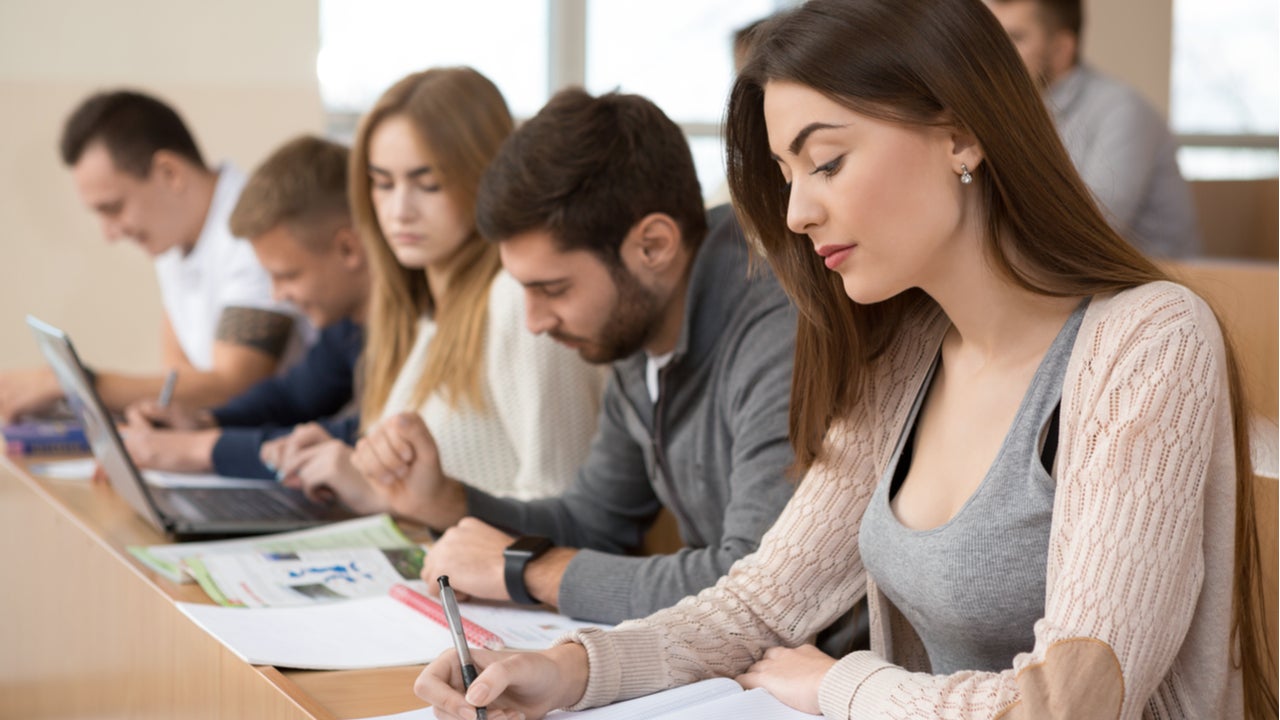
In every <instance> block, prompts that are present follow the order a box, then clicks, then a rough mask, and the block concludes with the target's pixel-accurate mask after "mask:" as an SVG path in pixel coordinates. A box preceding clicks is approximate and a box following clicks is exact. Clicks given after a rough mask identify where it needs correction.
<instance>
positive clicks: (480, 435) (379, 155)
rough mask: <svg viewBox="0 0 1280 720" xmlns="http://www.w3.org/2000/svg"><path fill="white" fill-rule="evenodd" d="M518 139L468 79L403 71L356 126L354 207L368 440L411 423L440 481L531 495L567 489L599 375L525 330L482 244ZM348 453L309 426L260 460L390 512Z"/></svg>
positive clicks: (472, 74) (512, 294)
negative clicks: (388, 425)
mask: <svg viewBox="0 0 1280 720" xmlns="http://www.w3.org/2000/svg"><path fill="white" fill-rule="evenodd" d="M512 127H513V125H512V121H511V115H510V113H509V112H508V110H507V106H506V103H505V101H504V100H503V98H502V95H501V94H500V93H499V91H498V89H497V88H496V87H495V86H494V85H493V83H491V82H490V81H489V80H488V79H486V78H485V77H484V76H483V75H481V74H480V73H478V72H476V71H475V70H472V69H470V68H435V69H431V70H426V71H424V72H421V73H416V74H413V75H410V76H408V77H406V78H404V79H402V80H401V81H399V82H398V83H396V84H395V85H393V86H392V87H391V88H390V89H389V90H387V92H386V93H384V94H383V96H382V97H381V98H380V99H379V100H378V102H377V103H376V104H375V105H374V107H373V109H372V110H371V111H370V112H369V113H368V115H366V116H365V118H364V119H363V121H362V122H361V124H360V128H359V130H358V132H357V134H356V139H355V144H354V147H353V149H352V154H351V160H352V165H351V184H350V196H351V201H352V210H353V215H354V217H355V222H356V226H357V229H358V231H359V233H360V235H361V237H362V239H363V241H364V244H365V249H366V253H367V254H368V256H369V262H370V268H371V270H372V274H373V296H372V298H371V304H370V319H369V325H368V334H367V339H366V345H365V353H364V357H363V360H362V362H363V369H362V372H361V381H362V388H361V393H360V398H361V400H360V412H361V417H362V425H363V429H364V430H365V431H368V430H370V429H372V428H373V427H374V426H375V425H376V424H377V423H379V422H382V421H384V420H388V421H394V418H393V416H394V415H396V414H397V413H401V412H404V411H416V412H417V413H418V414H420V415H421V416H422V418H423V420H425V421H426V424H427V427H428V428H430V431H431V433H432V434H433V436H434V437H435V440H436V443H437V446H438V448H439V453H440V458H441V462H442V463H443V465H444V467H445V469H446V471H447V472H449V473H451V474H454V475H455V476H457V477H465V478H467V479H468V480H469V481H471V482H472V483H473V484H475V485H477V486H479V487H483V488H484V489H486V490H488V491H489V492H493V493H498V494H504V495H510V496H512V497H517V498H523V499H527V498H535V497H542V496H546V495H550V494H555V493H558V492H559V491H561V490H562V489H564V488H565V487H566V486H567V485H568V483H569V481H570V480H571V479H572V477H573V474H574V471H575V470H576V469H577V467H578V465H579V464H580V463H581V462H582V460H583V458H584V457H585V456H586V451H587V446H588V444H589V442H590V439H591V435H592V433H593V431H594V429H595V417H596V411H597V405H598V402H599V397H600V390H601V385H602V376H601V375H600V373H599V372H598V371H597V370H595V369H593V368H592V367H591V366H589V365H587V364H586V363H585V362H583V361H582V360H581V359H579V358H578V356H577V354H576V353H574V352H572V351H571V350H569V349H567V348H563V347H561V346H559V345H557V344H556V343H555V342H554V341H552V340H550V339H549V338H546V337H538V336H535V335H534V334H532V333H530V332H528V331H527V330H526V329H525V328H524V292H523V288H522V287H521V286H520V285H519V283H517V282H516V281H515V280H514V279H512V278H511V277H510V276H509V275H507V274H506V273H505V272H503V271H502V269H501V263H500V261H499V258H498V249H497V247H496V246H494V245H492V244H490V243H486V242H485V241H484V240H483V239H482V238H481V237H480V236H479V235H478V234H477V233H476V229H475V221H474V205H475V195H476V188H477V186H478V184H479V181H480V175H481V173H482V172H483V171H484V169H485V167H486V166H487V165H488V163H489V161H490V159H492V157H493V156H494V154H495V153H496V152H497V150H498V146H499V145H500V144H501V143H502V141H503V140H504V139H505V138H506V137H507V136H508V135H509V134H510V133H511V130H512ZM351 452H352V449H351V447H350V446H347V445H345V444H343V443H341V442H340V441H337V440H333V439H331V438H328V437H327V436H326V435H325V434H324V433H323V431H322V430H320V429H319V428H318V427H315V426H304V427H303V428H300V429H299V431H297V432H295V433H294V435H293V436H291V438H290V439H288V440H287V441H286V442H284V443H283V444H282V445H281V446H278V447H275V448H270V449H267V450H265V451H264V453H265V454H267V455H272V454H273V453H274V456H272V457H268V459H269V460H270V459H275V460H277V467H278V468H279V471H280V472H281V475H282V476H283V478H284V481H285V482H286V483H287V484H292V485H301V486H305V487H306V488H307V489H308V491H309V492H312V493H313V494H319V495H324V494H326V493H327V492H329V491H333V492H336V493H337V494H338V495H339V496H340V497H341V498H342V500H343V501H344V502H346V503H347V504H348V505H350V506H351V507H352V508H353V509H355V510H357V511H360V512H377V511H380V510H383V509H384V508H383V507H381V504H382V503H381V502H380V501H379V500H378V499H377V498H376V497H375V496H374V495H373V494H372V493H370V492H369V491H368V484H367V483H366V482H365V481H364V480H363V479H362V478H361V477H360V475H359V473H358V472H357V471H356V470H355V468H354V467H352V465H351V462H350V456H351Z"/></svg>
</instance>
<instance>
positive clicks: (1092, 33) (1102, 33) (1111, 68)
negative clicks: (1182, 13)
mask: <svg viewBox="0 0 1280 720" xmlns="http://www.w3.org/2000/svg"><path fill="white" fill-rule="evenodd" d="M1083 34H1084V38H1083V52H1084V59H1085V62H1088V63H1090V64H1092V65H1094V66H1096V67H1098V68H1099V69H1101V70H1103V71H1105V72H1107V73H1108V74H1110V75H1113V76H1115V77H1117V78H1119V79H1121V80H1123V81H1125V82H1127V83H1129V84H1130V85H1133V86H1134V87H1135V88H1137V89H1138V92H1140V93H1142V96H1143V97H1145V98H1146V99H1147V101H1148V102H1150V103H1151V104H1152V105H1153V106H1155V108H1156V109H1157V110H1159V111H1160V112H1161V113H1163V114H1164V115H1165V117H1168V116H1169V68H1170V59H1171V58H1172V57H1173V0H1124V1H1123V2H1116V0H1085V3H1084V33H1083Z"/></svg>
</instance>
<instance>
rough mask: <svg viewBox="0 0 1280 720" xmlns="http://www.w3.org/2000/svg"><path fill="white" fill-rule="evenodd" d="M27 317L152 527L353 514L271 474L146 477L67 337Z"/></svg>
mask: <svg viewBox="0 0 1280 720" xmlns="http://www.w3.org/2000/svg"><path fill="white" fill-rule="evenodd" d="M27 325H28V326H30V327H31V330H32V332H33V333H35V337H36V342H37V343H38V344H39V346H40V351H41V352H42V353H43V354H44V357H45V360H46V361H47V362H48V363H49V367H51V368H52V369H53V373H54V375H56V376H57V378H58V383H59V384H60V385H61V386H62V390H63V392H64V393H65V394H66V397H67V403H68V404H69V405H70V407H71V409H72V411H73V412H74V413H75V414H76V416H77V417H79V419H80V422H81V424H82V425H83V426H84V432H85V436H86V438H87V439H88V441H89V447H90V449H91V450H92V451H93V455H94V457H95V458H96V459H97V460H98V463H99V464H100V465H101V466H102V469H103V470H104V471H105V472H106V475H107V478H108V479H109V481H110V483H111V487H112V488H113V489H114V490H115V491H116V493H117V494H119V495H120V497H122V498H124V500H125V502H127V503H129V505H130V506H131V507H132V508H133V509H134V511H136V512H137V513H138V515H140V516H141V517H142V518H143V519H144V520H146V521H147V522H148V523H150V524H151V525H152V526H154V527H155V528H156V529H157V530H159V531H161V532H163V533H165V534H166V535H168V536H170V537H172V538H174V539H175V540H186V539H195V538H204V539H208V538H216V537H233V536H240V535H261V534H264V533H276V532H285V531H288V530H298V529H301V528H305V527H312V526H315V525H319V524H321V523H325V522H331V521H334V520H341V519H345V518H349V517H352V513H351V512H350V511H349V510H348V509H346V508H345V507H343V506H341V505H339V504H334V505H321V504H317V503H313V502H311V501H310V500H309V499H308V498H307V497H306V495H305V494H303V493H302V492H301V491H299V490H294V489H292V488H286V487H284V486H282V485H278V484H276V483H274V482H271V481H262V482H260V483H245V482H236V483H229V484H233V485H234V487H218V486H213V487H184V486H182V484H181V483H178V484H175V485H176V486H169V487H158V486H154V485H151V484H148V483H147V482H146V481H145V480H144V479H143V477H142V475H141V474H139V472H138V469H137V467H135V466H134V464H133V460H131V459H130V457H129V453H128V452H127V451H126V450H125V447H124V443H123V442H122V441H121V439H120V434H119V432H117V430H116V426H115V422H114V421H113V420H112V418H111V415H110V413H108V412H107V410H106V407H105V406H104V405H103V404H102V399H101V398H100V397H98V393H97V391H96V390H95V389H94V387H93V383H92V381H91V380H90V379H89V374H88V373H87V372H85V369H84V365H83V363H81V362H80V358H79V356H78V355H77V354H76V351H75V348H74V347H73V346H72V345H71V339H70V338H69V337H67V334H66V333H64V332H62V331H61V330H59V329H58V328H56V327H54V326H52V325H49V324H48V323H45V322H42V321H40V320H38V319H36V318H34V317H32V316H30V315H28V316H27Z"/></svg>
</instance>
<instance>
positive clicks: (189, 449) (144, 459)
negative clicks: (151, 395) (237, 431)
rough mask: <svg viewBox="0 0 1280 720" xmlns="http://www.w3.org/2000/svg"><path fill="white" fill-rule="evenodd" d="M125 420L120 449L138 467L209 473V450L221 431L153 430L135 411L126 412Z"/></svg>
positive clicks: (211, 464) (142, 415)
mask: <svg viewBox="0 0 1280 720" xmlns="http://www.w3.org/2000/svg"><path fill="white" fill-rule="evenodd" d="M125 419H126V420H127V421H128V424H126V425H125V427H124V432H123V433H122V436H123V438H124V446H125V449H126V450H128V451H129V456H130V457H132V458H133V462H134V463H135V464H136V465H137V466H138V467H143V468H152V469H154V470H169V471H172V472H208V471H209V470H212V469H213V446H214V444H216V443H217V442H218V437H219V436H220V435H221V434H222V431H221V430H218V429H216V428H214V429H211V430H157V429H155V428H154V427H152V423H151V422H150V420H149V419H148V418H147V417H146V416H145V415H144V414H143V411H142V410H141V409H140V408H136V407H132V408H129V410H128V411H127V412H126V413H125Z"/></svg>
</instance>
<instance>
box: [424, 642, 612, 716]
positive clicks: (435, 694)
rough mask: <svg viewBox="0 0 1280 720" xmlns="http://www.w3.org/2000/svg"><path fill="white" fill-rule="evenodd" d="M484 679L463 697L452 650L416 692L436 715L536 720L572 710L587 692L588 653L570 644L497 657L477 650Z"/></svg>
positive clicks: (431, 668)
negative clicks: (482, 713) (481, 711)
mask: <svg viewBox="0 0 1280 720" xmlns="http://www.w3.org/2000/svg"><path fill="white" fill-rule="evenodd" d="M471 658H472V660H473V661H474V662H475V664H476V668H477V669H478V670H480V675H479V676H478V677H477V678H476V680H475V682H473V683H471V689H470V690H468V691H467V692H466V695H465V697H464V696H463V687H462V668H461V666H460V665H459V664H458V653H457V652H455V651H453V650H447V651H445V652H444V653H442V654H441V655H440V657H438V658H436V659H435V660H434V661H433V662H432V663H431V664H430V665H428V666H427V667H426V669H425V670H423V671H422V674H421V675H419V676H418V680H417V682H415V683H414V685H413V691H414V693H416V694H417V695H418V697H420V698H422V699H423V700H426V701H427V702H428V703H431V706H432V707H433V708H434V709H435V711H436V716H437V717H440V718H447V719H448V720H457V719H460V720H475V718H476V710H475V709H476V708H477V707H483V708H486V713H487V715H488V717H489V720H518V719H523V720H537V718H541V717H542V716H544V715H546V714H547V713H548V712H550V711H552V710H554V709H556V708H559V707H565V706H568V705H572V704H574V703H576V702H577V701H578V700H579V699H581V698H582V694H583V693H584V692H585V691H586V688H587V651H586V649H585V648H583V647H582V646H581V645H578V644H576V643H568V644H565V645H557V646H556V647H553V648H551V649H550V650H543V651H542V652H493V651H490V650H483V649H479V648H477V649H474V650H472V651H471Z"/></svg>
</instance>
